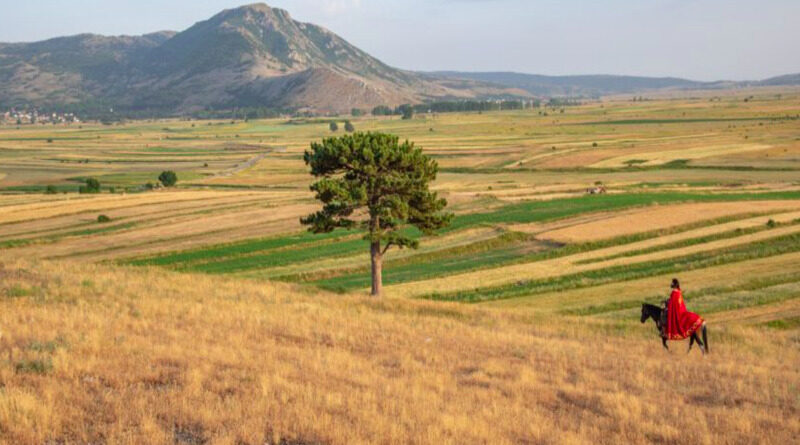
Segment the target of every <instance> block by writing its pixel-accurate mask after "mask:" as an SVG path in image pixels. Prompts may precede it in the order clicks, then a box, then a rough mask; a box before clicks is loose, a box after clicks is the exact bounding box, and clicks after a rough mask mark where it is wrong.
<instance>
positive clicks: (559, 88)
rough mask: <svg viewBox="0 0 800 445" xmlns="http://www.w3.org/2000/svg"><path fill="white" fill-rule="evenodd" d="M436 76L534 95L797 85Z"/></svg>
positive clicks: (787, 81) (795, 80) (793, 77)
mask: <svg viewBox="0 0 800 445" xmlns="http://www.w3.org/2000/svg"><path fill="white" fill-rule="evenodd" d="M430 75H431V76H433V77H435V78H439V79H471V80H475V81H480V82H487V83H491V84H496V85H498V86H503V87H507V88H516V89H520V90H524V91H526V92H528V93H530V94H532V95H535V96H589V97H592V96H604V95H611V94H633V93H641V92H646V91H653V90H667V89H672V90H696V89H722V88H739V87H745V86H777V85H800V74H789V75H786V76H779V77H773V78H770V79H765V80H760V81H743V82H730V81H714V82H699V81H694V80H688V79H681V78H677V77H640V76H614V75H606V74H599V75H581V76H544V75H540V74H523V73H514V72H477V73H473V72H459V71H438V72H434V73H430Z"/></svg>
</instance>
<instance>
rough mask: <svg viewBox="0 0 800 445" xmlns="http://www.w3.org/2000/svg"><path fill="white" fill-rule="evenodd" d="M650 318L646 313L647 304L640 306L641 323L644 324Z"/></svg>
mask: <svg viewBox="0 0 800 445" xmlns="http://www.w3.org/2000/svg"><path fill="white" fill-rule="evenodd" d="M648 317H650V313H649V312H648V311H647V304H646V303H645V304H643V305H642V319H641V322H642V323H644V322H645V321H647V318H648Z"/></svg>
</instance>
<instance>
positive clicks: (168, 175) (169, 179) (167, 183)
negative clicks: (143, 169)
mask: <svg viewBox="0 0 800 445" xmlns="http://www.w3.org/2000/svg"><path fill="white" fill-rule="evenodd" d="M158 181H159V182H161V184H163V185H164V187H172V186H173V185H175V184H176V183H177V182H178V175H177V174H175V172H174V171H172V170H166V171H163V172H161V174H160V175H158Z"/></svg>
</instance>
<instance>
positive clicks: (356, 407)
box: [0, 257, 800, 444]
mask: <svg viewBox="0 0 800 445" xmlns="http://www.w3.org/2000/svg"><path fill="white" fill-rule="evenodd" d="M0 277H2V280H0V327H2V336H0V352H1V353H2V354H1V355H0V356H1V357H3V359H2V360H0V386H2V387H3V388H5V389H4V390H3V391H0V440H2V441H8V443H19V444H27V443H31V444H32V443H73V442H79V443H95V442H109V443H116V442H131V443H154V444H157V443H165V444H166V443H206V442H208V443H246V444H261V443H291V444H306V443H331V444H338V443H342V444H344V443H387V444H388V443H415V442H419V443H586V442H589V441H591V442H592V443H598V444H616V443H622V442H624V443H634V444H636V443H653V442H659V443H710V442H715V443H733V442H736V443H748V442H760V441H767V442H773V443H784V442H791V441H792V438H794V437H797V435H798V434H800V422H798V420H797V415H796V414H797V410H798V409H799V407H798V400H797V398H796V388H795V385H796V382H797V380H798V377H799V376H798V370H797V368H796V366H794V364H796V363H797V362H798V360H800V357H798V351H797V349H796V348H791V347H789V348H787V347H786V344H787V342H791V341H792V340H791V339H790V336H791V335H792V334H789V333H780V332H778V333H775V334H772V335H770V336H765V335H761V333H760V332H759V331H757V330H752V329H749V328H743V327H738V326H735V325H730V326H729V325H726V324H723V323H718V324H716V325H714V326H713V327H712V330H711V348H712V349H711V351H712V354H711V355H710V356H707V357H705V358H701V356H700V353H699V352H698V351H697V350H695V351H693V353H692V354H691V355H686V354H685V353H684V352H683V348H684V347H685V344H683V345H677V346H678V347H677V349H678V350H677V351H675V352H673V353H672V354H668V353H665V352H663V351H662V350H661V345H660V342H659V341H658V340H657V338H656V337H655V334H654V331H653V326H651V325H640V324H639V321H638V320H625V321H617V322H614V321H602V320H594V319H589V318H586V317H583V318H580V319H578V318H570V317H563V316H560V315H557V314H555V313H537V312H527V313H524V312H517V313H516V314H514V313H511V312H506V311H503V310H496V309H487V308H478V307H475V306H466V305H455V304H444V303H426V302H420V301H408V300H391V299H390V300H374V299H369V298H366V297H354V296H344V295H338V296H330V295H326V294H324V293H320V292H316V291H315V292H314V293H313V294H310V293H307V292H308V291H302V290H299V289H297V288H294V287H290V286H286V285H274V284H269V283H254V282H248V281H243V280H231V279H224V278H220V277H208V276H193V275H182V274H177V273H168V272H162V271H156V270H137V271H133V270H128V269H124V268H114V267H107V266H101V265H81V264H77V263H69V262H60V263H47V262H37V263H32V262H26V261H22V260H20V259H18V258H8V257H6V258H3V266H2V267H0ZM665 400H669V401H670V402H669V403H665V402H664V401H665Z"/></svg>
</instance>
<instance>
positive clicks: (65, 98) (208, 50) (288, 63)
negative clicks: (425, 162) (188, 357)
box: [0, 4, 527, 112]
mask: <svg viewBox="0 0 800 445" xmlns="http://www.w3.org/2000/svg"><path fill="white" fill-rule="evenodd" d="M488 95H492V96H518V95H523V96H525V95H527V93H525V92H523V91H520V90H513V89H509V88H506V87H502V86H497V85H488V84H484V83H481V82H474V81H468V80H458V81H441V80H439V79H434V78H431V77H429V76H425V75H422V74H419V73H414V72H410V71H403V70H399V69H396V68H392V67H390V66H388V65H386V64H384V63H383V62H381V61H380V60H378V59H376V58H374V57H372V56H370V55H369V54H367V53H365V52H364V51H361V50H360V49H358V48H356V47H355V46H353V45H351V44H349V43H348V42H347V41H345V40H344V39H342V38H341V37H339V36H337V35H336V34H334V33H333V32H331V31H328V30H327V29H325V28H322V27H320V26H317V25H313V24H309V23H302V22H298V21H295V20H293V19H292V18H291V16H290V15H289V13H288V12H286V11H284V10H282V9H277V8H270V7H269V6H267V5H265V4H253V5H247V6H242V7H239V8H235V9H229V10H225V11H222V12H221V13H219V14H217V15H215V16H214V17H211V18H210V19H208V20H205V21H202V22H199V23H197V24H195V25H194V26H192V27H190V28H189V29H187V30H185V31H182V32H179V33H174V32H160V33H155V34H148V35H144V36H136V37H130V36H121V37H106V36H97V35H91V34H84V35H78V36H72V37H63V38H55V39H51V40H47V41H43V42H35V43H14V44H0V106H8V105H38V106H46V105H58V104H86V103H92V104H102V106H104V107H115V108H117V109H127V110H144V109H146V110H169V111H172V112H190V111H197V110H202V109H206V108H229V107H245V106H251V107H268V108H289V109H301V108H309V109H313V110H317V111H340V112H341V111H349V110H350V109H351V108H354V107H358V108H371V107H373V106H375V105H398V104H401V103H408V102H420V101H422V100H425V99H430V98H474V97H478V96H488Z"/></svg>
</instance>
